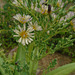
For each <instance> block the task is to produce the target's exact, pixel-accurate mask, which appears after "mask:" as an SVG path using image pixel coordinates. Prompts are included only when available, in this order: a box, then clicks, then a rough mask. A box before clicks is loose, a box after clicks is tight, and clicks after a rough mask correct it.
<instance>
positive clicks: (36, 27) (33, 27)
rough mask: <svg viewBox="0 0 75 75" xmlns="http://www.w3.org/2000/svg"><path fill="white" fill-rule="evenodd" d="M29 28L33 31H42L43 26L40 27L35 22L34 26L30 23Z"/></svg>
mask: <svg viewBox="0 0 75 75" xmlns="http://www.w3.org/2000/svg"><path fill="white" fill-rule="evenodd" d="M28 28H31V29H33V30H37V31H41V30H42V28H41V26H39V25H38V24H37V22H35V23H34V24H32V22H30V23H29V26H28Z"/></svg>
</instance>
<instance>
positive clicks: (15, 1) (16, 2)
mask: <svg viewBox="0 0 75 75" xmlns="http://www.w3.org/2000/svg"><path fill="white" fill-rule="evenodd" d="M19 2H21V3H22V4H23V0H19ZM19 2H18V1H17V0H14V1H13V4H15V5H16V6H20V5H21V4H20V3H19Z"/></svg>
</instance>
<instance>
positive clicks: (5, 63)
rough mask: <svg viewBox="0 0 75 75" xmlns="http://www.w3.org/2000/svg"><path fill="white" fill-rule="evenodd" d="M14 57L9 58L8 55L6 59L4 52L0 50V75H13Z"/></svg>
mask: <svg viewBox="0 0 75 75" xmlns="http://www.w3.org/2000/svg"><path fill="white" fill-rule="evenodd" d="M15 56H16V55H15V54H14V56H13V57H11V55H10V54H9V55H8V57H6V55H5V53H4V50H3V49H2V48H0V75H9V74H10V75H13V72H14V68H15V66H14V61H15Z"/></svg>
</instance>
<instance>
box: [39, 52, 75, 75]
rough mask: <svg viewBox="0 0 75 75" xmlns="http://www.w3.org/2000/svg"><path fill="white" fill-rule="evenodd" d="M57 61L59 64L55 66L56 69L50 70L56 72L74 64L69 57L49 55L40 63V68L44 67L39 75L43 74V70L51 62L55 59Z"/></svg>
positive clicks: (56, 54) (73, 74) (55, 54)
mask: <svg viewBox="0 0 75 75" xmlns="http://www.w3.org/2000/svg"><path fill="white" fill-rule="evenodd" d="M55 58H56V59H57V64H56V65H55V67H54V68H51V69H50V70H51V71H52V70H54V69H56V68H58V67H60V66H63V65H65V64H69V63H71V62H72V60H71V58H70V57H69V56H66V55H62V54H60V53H54V54H52V55H47V56H46V57H44V58H42V59H41V60H40V61H39V66H42V69H41V70H39V74H38V75H41V74H42V71H43V69H46V68H47V67H48V65H49V63H50V62H52V60H53V59H55ZM70 75H75V72H74V73H72V74H70Z"/></svg>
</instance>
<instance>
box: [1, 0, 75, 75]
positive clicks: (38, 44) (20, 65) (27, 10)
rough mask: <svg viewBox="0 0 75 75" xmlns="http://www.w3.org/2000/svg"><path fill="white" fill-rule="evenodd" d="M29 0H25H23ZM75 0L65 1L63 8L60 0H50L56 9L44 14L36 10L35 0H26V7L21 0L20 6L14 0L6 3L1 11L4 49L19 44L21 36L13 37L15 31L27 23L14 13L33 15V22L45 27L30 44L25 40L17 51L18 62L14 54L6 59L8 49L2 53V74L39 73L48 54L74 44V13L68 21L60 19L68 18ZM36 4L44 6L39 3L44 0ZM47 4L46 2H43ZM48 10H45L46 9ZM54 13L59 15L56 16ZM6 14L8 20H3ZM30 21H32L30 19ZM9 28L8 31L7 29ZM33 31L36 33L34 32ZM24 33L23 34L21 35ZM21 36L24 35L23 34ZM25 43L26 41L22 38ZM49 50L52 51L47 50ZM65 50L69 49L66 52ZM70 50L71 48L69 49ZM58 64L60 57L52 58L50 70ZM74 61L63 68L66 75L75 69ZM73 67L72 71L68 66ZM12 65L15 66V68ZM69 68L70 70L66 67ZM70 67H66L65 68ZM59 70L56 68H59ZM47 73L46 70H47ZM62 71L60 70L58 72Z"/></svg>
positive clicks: (49, 3) (36, 33)
mask: <svg viewBox="0 0 75 75" xmlns="http://www.w3.org/2000/svg"><path fill="white" fill-rule="evenodd" d="M23 1H25V0H23ZM72 1H73V0H71V1H70V0H68V2H66V1H65V0H63V2H65V3H64V6H63V8H61V7H59V4H58V5H57V0H48V1H47V2H46V3H47V4H46V5H47V6H48V5H51V6H54V11H52V12H51V11H50V12H51V13H48V11H47V14H46V15H44V14H42V13H41V12H38V11H35V10H34V9H31V1H30V0H26V4H27V7H25V6H24V5H23V4H22V3H21V2H20V0H18V3H19V5H18V6H16V5H14V4H12V2H11V1H10V0H7V3H6V5H5V6H4V9H1V10H2V11H1V12H0V15H1V18H2V19H1V18H0V20H1V22H0V23H1V24H0V29H1V30H0V34H1V36H2V37H1V38H0V43H2V47H3V48H5V49H6V48H9V47H13V46H15V45H17V43H16V42H15V41H16V40H17V39H18V38H17V39H16V38H13V35H14V33H13V30H14V29H18V25H20V26H21V27H23V24H21V23H20V22H18V21H17V20H14V19H13V16H14V15H15V14H18V13H20V14H21V15H23V14H25V15H30V16H31V17H32V18H33V19H32V23H34V22H35V21H37V22H38V24H39V26H41V27H42V31H33V32H34V33H35V35H34V36H35V37H34V39H33V40H34V41H33V42H31V43H30V44H29V45H28V44H27V45H25V46H23V45H22V44H21V43H20V44H19V46H18V50H17V54H16V61H15V58H14V59H12V56H11V55H9V56H8V58H6V56H5V54H4V52H1V55H0V57H1V58H0V60H1V61H2V62H1V63H0V64H1V65H0V66H1V74H5V73H6V72H7V73H6V74H9V75H12V74H14V75H21V74H22V75H28V74H29V75H33V74H34V75H35V74H36V72H37V68H38V61H39V60H40V59H42V58H43V57H45V56H46V55H48V54H52V53H54V52H55V51H58V50H61V49H64V50H65V48H67V47H70V46H72V45H73V44H74V43H73V42H74V41H75V38H74V36H73V35H72V34H70V32H72V33H74V31H73V30H72V28H73V26H72V25H71V23H70V22H71V21H72V19H74V18H75V16H72V17H70V18H67V19H66V21H65V20H62V21H60V19H61V18H62V17H63V18H64V19H65V16H66V15H67V13H68V12H69V11H74V8H75V5H74V6H72V7H70V8H69V9H68V10H66V9H65V8H66V5H67V4H68V3H70V2H72ZM32 2H33V5H34V7H35V6H36V2H37V4H38V5H37V7H39V9H41V5H39V3H40V0H38V1H37V0H32ZM42 5H43V4H42ZM44 12H45V11H44ZM53 13H54V14H55V15H56V17H55V16H52V15H53ZM3 16H4V20H3ZM28 23H29V22H28ZM28 23H26V29H27V28H28ZM6 31H7V32H6ZM47 31H49V33H47ZM33 32H32V33H33ZM19 35H20V34H19ZM20 37H21V35H20ZM21 42H22V41H21ZM24 42H27V41H24ZM46 50H48V52H46ZM64 52H65V51H64ZM67 52H68V50H67ZM55 64H56V60H54V61H52V63H50V65H49V67H48V68H47V70H48V71H49V69H50V68H52V67H54V66H55ZM74 65H75V64H74V63H73V64H71V65H68V66H65V67H63V68H60V70H59V69H58V70H59V71H60V72H61V73H62V71H61V70H63V71H64V74H67V70H69V73H70V72H71V71H72V70H73V69H75V67H74ZM71 66H73V67H72V68H71V69H72V70H70V69H69V68H68V67H71ZM11 68H12V69H11ZM66 68H67V69H66ZM64 69H66V70H64ZM58 70H56V71H58ZM56 71H52V72H51V73H49V74H51V75H52V74H54V73H56ZM44 72H45V71H44ZM58 74H59V73H58ZM59 75H60V74H59Z"/></svg>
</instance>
